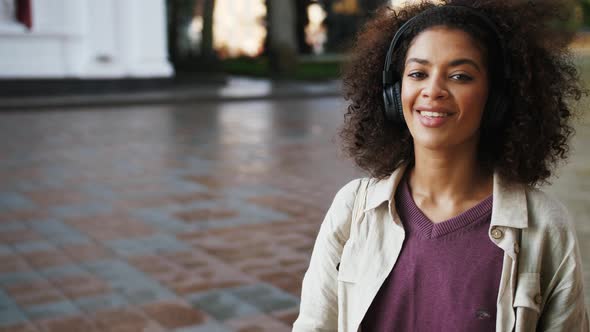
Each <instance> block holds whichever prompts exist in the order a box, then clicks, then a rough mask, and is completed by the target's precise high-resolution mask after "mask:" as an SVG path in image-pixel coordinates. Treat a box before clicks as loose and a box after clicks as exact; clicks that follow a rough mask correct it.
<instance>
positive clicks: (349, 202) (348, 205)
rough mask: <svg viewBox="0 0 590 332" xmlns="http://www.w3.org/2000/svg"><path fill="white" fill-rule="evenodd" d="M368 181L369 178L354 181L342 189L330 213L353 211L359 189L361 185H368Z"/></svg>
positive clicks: (335, 197)
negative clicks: (333, 211) (334, 211)
mask: <svg viewBox="0 0 590 332" xmlns="http://www.w3.org/2000/svg"><path fill="white" fill-rule="evenodd" d="M368 180H369V179H368V178H358V179H354V180H352V181H350V182H348V183H347V184H345V185H344V186H343V187H341V188H340V189H339V190H338V192H336V195H335V196H334V200H333V202H332V206H331V207H330V211H332V210H336V211H342V212H346V211H348V212H350V211H352V208H353V206H354V201H355V199H356V195H357V194H358V191H359V188H360V187H361V183H366V182H365V181H368Z"/></svg>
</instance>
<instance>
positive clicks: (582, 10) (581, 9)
mask: <svg viewBox="0 0 590 332" xmlns="http://www.w3.org/2000/svg"><path fill="white" fill-rule="evenodd" d="M577 10H578V15H579V18H580V21H581V23H582V24H581V25H583V27H585V28H587V29H588V28H590V0H580V3H579V4H578V7H577Z"/></svg>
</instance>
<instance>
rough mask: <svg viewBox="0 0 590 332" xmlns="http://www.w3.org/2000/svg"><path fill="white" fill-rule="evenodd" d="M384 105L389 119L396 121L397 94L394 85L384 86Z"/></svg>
mask: <svg viewBox="0 0 590 332" xmlns="http://www.w3.org/2000/svg"><path fill="white" fill-rule="evenodd" d="M383 107H384V108H385V117H386V118H387V119H388V120H389V121H396V120H395V117H396V110H395V96H394V92H393V87H392V86H385V87H384V88H383Z"/></svg>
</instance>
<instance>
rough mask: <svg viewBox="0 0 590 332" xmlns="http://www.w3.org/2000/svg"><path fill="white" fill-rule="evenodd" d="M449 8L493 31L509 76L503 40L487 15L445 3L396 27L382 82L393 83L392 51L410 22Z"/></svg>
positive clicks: (388, 51) (505, 70)
mask: <svg viewBox="0 0 590 332" xmlns="http://www.w3.org/2000/svg"><path fill="white" fill-rule="evenodd" d="M449 8H454V9H461V10H465V11H468V12H469V14H471V15H473V16H475V17H477V18H478V19H479V20H480V21H481V22H483V23H484V25H485V26H486V27H487V28H488V29H489V30H490V31H491V32H493V34H494V36H496V39H497V42H498V46H500V50H501V53H502V66H503V68H504V78H505V79H508V78H510V67H509V61H506V59H507V55H506V47H505V46H504V41H503V39H502V38H501V34H500V31H499V30H498V28H497V26H496V24H495V23H494V22H493V21H492V20H491V19H490V18H489V17H487V16H486V15H484V14H482V13H481V12H479V11H477V10H475V9H473V8H471V7H467V6H457V5H445V6H435V7H431V8H428V9H426V10H425V11H423V12H421V13H419V14H418V15H416V16H414V17H412V18H410V19H409V20H407V21H406V22H404V23H403V24H402V25H401V26H400V27H399V29H397V31H396V33H395V35H394V36H393V39H392V40H391V44H389V49H388V50H387V55H386V57H385V67H384V68H383V84H384V85H391V84H393V83H395V82H394V77H393V71H392V70H391V66H392V64H393V61H392V57H393V51H394V49H395V48H396V47H397V46H398V43H399V41H400V39H401V38H402V36H403V35H404V33H406V31H407V30H408V29H409V28H410V27H411V25H412V23H413V22H415V21H417V20H418V19H419V18H421V17H424V16H426V15H428V14H431V13H434V12H437V11H440V10H446V9H449Z"/></svg>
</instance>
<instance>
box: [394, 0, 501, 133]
mask: <svg viewBox="0 0 590 332" xmlns="http://www.w3.org/2000/svg"><path fill="white" fill-rule="evenodd" d="M446 9H461V10H465V11H468V12H469V13H470V15H473V17H476V18H478V19H479V21H480V22H481V23H482V26H483V27H484V28H486V29H487V30H489V32H491V33H492V34H493V35H494V36H496V39H497V43H498V47H499V53H501V60H500V61H501V68H503V71H504V72H503V80H504V81H503V82H501V83H500V84H498V85H499V86H490V95H489V96H488V101H487V104H486V110H485V111H484V116H483V119H482V125H485V126H487V127H490V128H495V127H497V126H499V125H500V124H501V123H502V120H503V117H504V113H506V110H507V108H508V105H507V89H506V87H507V85H508V84H507V83H508V80H509V79H510V61H508V55H507V54H506V47H505V45H504V41H503V39H502V38H501V35H500V32H499V31H498V28H497V27H496V24H495V23H494V22H492V20H491V19H489V18H488V17H487V16H485V15H484V14H482V13H480V12H479V11H477V10H475V9H473V8H470V7H466V6H456V5H444V6H435V7H432V8H429V9H427V10H425V11H423V12H422V13H420V14H418V15H416V16H414V17H412V18H410V19H409V20H408V21H406V22H405V23H404V24H402V26H401V27H400V28H399V29H398V30H397V32H396V33H395V35H394V36H393V39H392V40H391V44H390V45H389V50H388V51H387V56H386V57H385V66H384V69H383V103H384V108H385V116H386V117H387V119H389V120H390V121H393V122H395V123H404V111H403V107H402V98H401V80H402V77H401V75H402V74H401V73H397V72H396V71H394V70H393V69H392V68H391V67H392V65H393V60H392V57H393V52H394V50H395V49H396V48H397V47H398V46H399V43H400V40H401V39H402V37H403V36H404V34H405V32H406V31H407V30H408V29H409V28H410V27H411V25H412V24H413V22H415V21H416V20H417V19H418V18H420V17H423V16H425V15H428V14H431V13H433V12H435V11H440V10H446ZM489 74H491V73H489Z"/></svg>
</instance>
